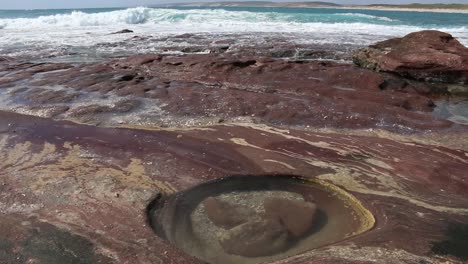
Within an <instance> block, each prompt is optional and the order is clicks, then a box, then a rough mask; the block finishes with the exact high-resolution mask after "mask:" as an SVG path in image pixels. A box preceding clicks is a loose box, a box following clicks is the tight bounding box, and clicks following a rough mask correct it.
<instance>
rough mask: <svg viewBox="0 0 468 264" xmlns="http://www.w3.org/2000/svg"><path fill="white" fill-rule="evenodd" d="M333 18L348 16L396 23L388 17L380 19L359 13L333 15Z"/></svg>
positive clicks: (380, 17)
mask: <svg viewBox="0 0 468 264" xmlns="http://www.w3.org/2000/svg"><path fill="white" fill-rule="evenodd" d="M333 15H335V16H350V17H358V18H366V19H376V20H382V21H398V20H395V19H391V18H388V17H382V16H373V15H367V14H360V13H336V14H333Z"/></svg>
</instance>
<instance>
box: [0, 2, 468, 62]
mask: <svg viewBox="0 0 468 264" xmlns="http://www.w3.org/2000/svg"><path fill="white" fill-rule="evenodd" d="M122 29H131V30H133V31H134V35H138V36H141V37H147V41H146V42H145V41H139V42H132V43H129V42H128V41H127V40H128V38H129V37H132V36H133V35H132V36H129V35H111V34H109V33H112V32H116V31H120V30H122ZM426 29H433V30H441V31H445V32H448V33H450V34H452V35H453V36H454V37H456V38H457V39H458V40H459V41H460V42H461V43H463V44H464V45H468V14H459V13H428V12H401V11H378V10H357V9H334V8H281V7H219V8H213V7H173V8H147V7H136V8H126V9H122V8H107V9H79V10H71V9H62V10H0V55H2V54H8V55H11V56H17V55H19V56H21V55H25V54H26V55H28V54H36V55H37V54H41V55H40V56H52V55H53V56H60V55H61V54H76V53H78V54H82V53H83V52H86V54H87V55H89V56H90V57H93V56H95V54H100V53H105V54H115V53H121V52H130V53H144V52H160V51H161V50H165V47H173V46H184V45H185V46H187V47H190V46H193V45H199V44H201V43H195V42H191V43H175V42H171V41H170V40H168V41H151V38H155V39H163V40H164V39H168V38H167V37H170V36H174V35H179V34H185V33H190V34H198V35H201V36H202V38H203V39H205V40H206V41H207V42H208V43H209V42H216V40H223V39H226V38H228V39H229V38H235V39H237V40H238V42H237V43H236V45H260V46H261V45H265V44H266V43H268V42H269V41H271V39H282V41H283V42H287V43H289V44H291V45H321V46H324V45H325V46H327V47H328V48H329V49H332V48H333V47H337V46H342V47H344V46H346V47H354V48H356V47H362V46H366V45H369V44H372V43H375V42H377V41H382V40H385V39H388V38H393V37H402V36H404V35H406V34H408V33H410V32H414V31H420V30H426ZM111 43H114V44H112V45H109V44H111ZM203 45H206V43H205V44H203ZM51 54H52V55H51Z"/></svg>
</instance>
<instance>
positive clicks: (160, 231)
mask: <svg viewBox="0 0 468 264" xmlns="http://www.w3.org/2000/svg"><path fill="white" fill-rule="evenodd" d="M268 179H274V180H275V181H277V180H282V181H285V182H286V181H296V183H299V184H311V185H312V184H316V185H319V186H321V187H323V188H325V189H326V190H328V191H330V192H332V193H336V194H338V197H339V199H341V200H344V201H346V202H348V203H350V204H352V205H353V207H354V209H355V212H356V213H358V214H359V218H360V219H362V221H361V222H362V224H361V225H360V227H359V228H358V229H357V230H356V231H354V232H353V233H351V234H349V236H348V237H347V238H344V239H343V240H346V239H348V238H352V237H355V236H357V235H360V234H363V233H365V232H367V231H369V230H371V229H372V228H373V227H374V225H375V221H376V220H375V218H374V215H373V214H372V213H371V212H370V211H369V210H368V209H367V208H366V207H365V206H364V205H363V204H362V203H361V201H359V200H358V199H357V198H356V197H354V196H353V195H352V194H350V193H348V192H347V191H345V190H344V189H342V188H340V187H338V186H336V185H334V184H332V183H330V182H327V181H324V180H321V179H319V178H316V177H313V178H308V177H304V176H299V175H291V174H262V175H231V176H225V177H221V178H218V179H214V180H210V181H206V182H203V183H201V184H198V185H195V186H193V187H191V188H188V189H186V190H183V191H179V192H176V193H173V194H163V193H158V194H157V195H156V196H155V198H154V199H153V200H152V201H151V202H150V203H149V204H148V206H147V207H146V214H147V220H148V224H149V226H150V227H151V229H153V231H154V233H155V234H156V235H157V236H159V237H160V238H162V239H164V240H166V241H169V242H170V243H171V244H172V242H171V241H170V239H169V238H168V237H167V235H166V232H165V231H164V226H163V224H162V223H161V222H160V221H157V220H158V219H157V218H155V217H154V215H155V213H156V212H158V211H160V210H161V209H163V208H164V206H165V205H166V204H167V202H168V201H170V200H175V201H177V200H178V201H181V200H183V199H184V198H186V197H187V196H191V195H192V194H194V193H195V194H198V197H197V198H198V199H195V198H192V199H191V200H192V201H193V200H197V202H196V203H195V204H196V205H198V204H199V203H200V202H201V201H203V199H204V198H206V197H208V196H207V195H206V194H205V193H204V192H200V191H203V190H206V189H211V190H212V192H211V193H210V196H215V195H220V194H222V193H225V192H226V190H224V188H210V187H215V186H216V185H221V186H223V187H225V188H226V187H227V186H228V185H229V183H232V182H233V181H234V182H235V181H238V182H242V183H245V182H246V181H248V182H249V184H250V185H249V186H248V187H249V188H243V189H242V190H231V191H259V190H265V189H267V187H265V185H263V186H262V185H261V184H260V185H258V184H259V183H265V182H266V181H267V180H268ZM253 183H255V184H253ZM197 191H198V192H197ZM196 205H195V206H191V207H192V208H188V209H189V210H190V211H193V210H194V209H195V208H196ZM343 240H341V241H338V242H342V241H343ZM332 244H334V243H332ZM324 246H327V245H324Z"/></svg>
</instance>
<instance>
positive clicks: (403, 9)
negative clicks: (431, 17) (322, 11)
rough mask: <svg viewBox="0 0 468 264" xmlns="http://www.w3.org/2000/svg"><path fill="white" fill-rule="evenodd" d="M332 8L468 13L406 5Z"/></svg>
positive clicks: (466, 12)
mask: <svg viewBox="0 0 468 264" xmlns="http://www.w3.org/2000/svg"><path fill="white" fill-rule="evenodd" d="M330 8H337V9H362V10H378V11H403V12H432V13H461V14H468V10H461V9H444V8H404V7H387V6H343V7H330Z"/></svg>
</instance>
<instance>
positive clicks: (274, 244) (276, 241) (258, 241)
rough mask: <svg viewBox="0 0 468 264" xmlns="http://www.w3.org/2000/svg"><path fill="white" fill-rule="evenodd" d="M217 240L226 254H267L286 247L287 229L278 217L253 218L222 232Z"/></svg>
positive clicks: (255, 255) (254, 255)
mask: <svg viewBox="0 0 468 264" xmlns="http://www.w3.org/2000/svg"><path fill="white" fill-rule="evenodd" d="M219 242H220V244H221V246H222V247H223V249H224V251H225V252H226V253H228V254H234V255H240V256H244V257H261V256H269V255H273V254H277V253H278V252H281V251H283V250H285V249H286V248H287V246H288V231H287V230H286V229H285V227H284V226H283V225H282V224H281V223H280V222H279V220H278V219H260V218H253V219H252V220H250V221H248V222H246V223H244V224H242V225H239V226H236V227H234V228H232V229H231V230H229V231H227V232H225V233H223V234H222V235H221V236H220V238H219Z"/></svg>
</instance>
